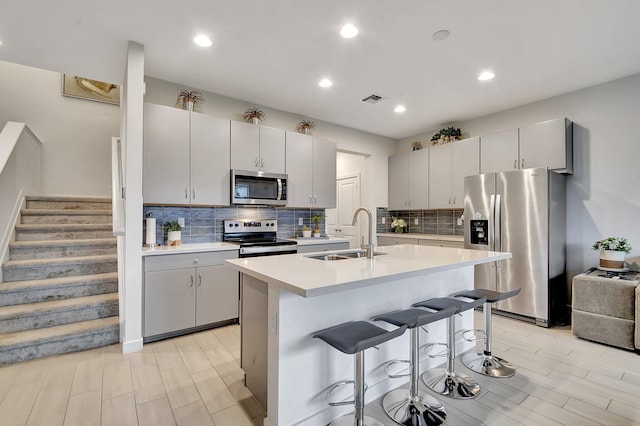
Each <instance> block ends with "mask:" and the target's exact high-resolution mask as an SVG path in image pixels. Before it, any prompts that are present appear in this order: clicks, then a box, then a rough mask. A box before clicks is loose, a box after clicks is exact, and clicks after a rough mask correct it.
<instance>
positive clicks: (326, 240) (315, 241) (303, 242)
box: [290, 237, 349, 246]
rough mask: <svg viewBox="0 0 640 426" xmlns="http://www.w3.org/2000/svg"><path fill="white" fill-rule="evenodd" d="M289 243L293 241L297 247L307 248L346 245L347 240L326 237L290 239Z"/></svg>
mask: <svg viewBox="0 0 640 426" xmlns="http://www.w3.org/2000/svg"><path fill="white" fill-rule="evenodd" d="M290 240H291V241H295V242H296V243H298V245H299V246H309V245H314V244H337V243H348V242H349V240H348V239H346V238H339V237H328V238H322V237H320V238H317V237H316V238H314V237H309V238H290Z"/></svg>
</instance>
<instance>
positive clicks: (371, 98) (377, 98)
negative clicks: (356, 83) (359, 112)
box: [362, 93, 387, 104]
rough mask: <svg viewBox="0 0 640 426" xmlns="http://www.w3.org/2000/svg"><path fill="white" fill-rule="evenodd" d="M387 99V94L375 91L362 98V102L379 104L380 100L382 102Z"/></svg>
mask: <svg viewBox="0 0 640 426" xmlns="http://www.w3.org/2000/svg"><path fill="white" fill-rule="evenodd" d="M385 99H387V97H386V96H382V95H378V94H376V93H373V94H371V95H369V96H367V97H366V98H364V99H363V100H362V102H366V103H368V104H377V103H378V102H382V101H384V100H385Z"/></svg>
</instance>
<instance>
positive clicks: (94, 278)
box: [0, 272, 118, 293]
mask: <svg viewBox="0 0 640 426" xmlns="http://www.w3.org/2000/svg"><path fill="white" fill-rule="evenodd" d="M117 279H118V273H117V272H107V273H104V274H92V275H74V276H71V277H58V278H46V279H42V280H24V281H12V282H7V283H0V293H2V292H9V291H20V290H27V289H35V288H39V287H64V286H69V285H75V284H79V283H82V284H84V283H98V282H110V281H116V280H117Z"/></svg>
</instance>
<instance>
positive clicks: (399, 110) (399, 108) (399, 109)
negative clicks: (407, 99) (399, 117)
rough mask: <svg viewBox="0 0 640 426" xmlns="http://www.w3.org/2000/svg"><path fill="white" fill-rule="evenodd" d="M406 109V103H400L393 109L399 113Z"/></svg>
mask: <svg viewBox="0 0 640 426" xmlns="http://www.w3.org/2000/svg"><path fill="white" fill-rule="evenodd" d="M406 110H407V108H405V106H404V105H398V106H397V107H395V108H394V109H393V111H394V112H398V113H400V112H405V111H406Z"/></svg>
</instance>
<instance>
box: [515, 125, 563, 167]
mask: <svg viewBox="0 0 640 426" xmlns="http://www.w3.org/2000/svg"><path fill="white" fill-rule="evenodd" d="M535 167H548V168H549V169H550V170H555V171H557V172H560V173H569V174H572V173H573V124H572V123H571V121H569V120H567V119H566V118H557V119H555V120H548V121H543V122H541V123H536V124H532V125H531V126H527V127H521V128H520V168H521V169H529V168H535Z"/></svg>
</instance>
